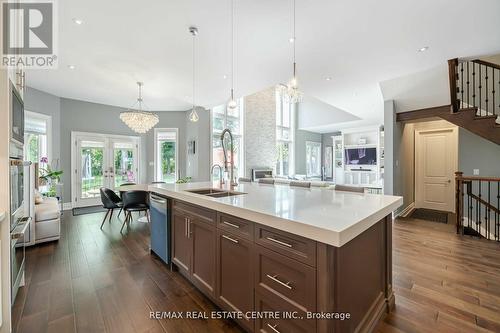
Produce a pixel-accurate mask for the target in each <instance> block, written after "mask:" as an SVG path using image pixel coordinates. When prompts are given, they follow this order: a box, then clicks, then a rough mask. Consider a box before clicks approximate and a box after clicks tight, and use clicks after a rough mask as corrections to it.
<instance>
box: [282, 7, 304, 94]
mask: <svg viewBox="0 0 500 333" xmlns="http://www.w3.org/2000/svg"><path fill="white" fill-rule="evenodd" d="M292 1H293V36H292V38H291V39H290V42H292V44H293V77H292V78H291V79H290V81H289V82H288V84H287V85H286V86H282V92H283V94H284V96H285V98H286V100H287V101H288V102H289V103H292V104H296V103H300V102H302V98H303V94H302V92H301V91H300V90H299V84H298V81H297V62H296V56H295V53H296V52H295V49H296V44H297V38H296V35H295V26H296V19H295V17H296V10H295V0H292Z"/></svg>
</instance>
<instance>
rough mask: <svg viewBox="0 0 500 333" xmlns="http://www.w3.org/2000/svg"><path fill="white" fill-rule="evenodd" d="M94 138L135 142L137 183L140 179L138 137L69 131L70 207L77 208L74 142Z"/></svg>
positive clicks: (139, 142)
mask: <svg viewBox="0 0 500 333" xmlns="http://www.w3.org/2000/svg"><path fill="white" fill-rule="evenodd" d="M81 136H84V137H96V138H102V139H104V140H107V141H112V140H113V139H121V140H131V141H133V142H135V144H136V145H137V161H136V164H137V181H138V182H139V181H140V179H141V178H142V170H141V163H140V162H141V160H142V156H141V155H142V151H141V146H142V142H141V141H142V139H141V137H140V136H135V135H119V134H105V133H93V132H79V131H71V142H70V145H71V149H70V151H71V169H70V173H71V184H70V187H71V207H72V208H73V207H78V204H77V203H76V202H75V198H76V196H77V193H76V192H77V191H76V187H77V186H75V181H76V180H77V179H76V172H75V171H77V169H76V167H77V163H76V162H77V160H76V158H77V155H76V149H75V146H76V142H77V140H78V137H81Z"/></svg>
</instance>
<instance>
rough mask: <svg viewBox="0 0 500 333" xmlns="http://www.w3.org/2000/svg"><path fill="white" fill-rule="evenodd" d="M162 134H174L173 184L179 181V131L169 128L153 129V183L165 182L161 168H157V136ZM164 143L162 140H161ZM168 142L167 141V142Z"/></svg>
mask: <svg viewBox="0 0 500 333" xmlns="http://www.w3.org/2000/svg"><path fill="white" fill-rule="evenodd" d="M163 132H175V179H174V182H173V184H175V182H176V181H177V180H178V179H179V129H178V128H174V127H169V128H166V127H165V128H154V138H153V140H154V177H153V179H154V181H155V182H158V181H165V180H163V179H162V175H161V167H160V168H159V166H160V164H159V156H158V153H159V145H158V135H159V134H160V133H163ZM162 141H164V140H162ZM167 142H168V140H167Z"/></svg>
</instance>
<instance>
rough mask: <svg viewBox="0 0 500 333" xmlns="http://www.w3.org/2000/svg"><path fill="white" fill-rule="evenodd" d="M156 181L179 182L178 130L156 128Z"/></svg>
mask: <svg viewBox="0 0 500 333" xmlns="http://www.w3.org/2000/svg"><path fill="white" fill-rule="evenodd" d="M154 132H155V181H160V182H166V183H175V181H176V180H177V176H178V175H177V169H178V166H177V161H178V149H177V142H178V130H177V128H155V130H154Z"/></svg>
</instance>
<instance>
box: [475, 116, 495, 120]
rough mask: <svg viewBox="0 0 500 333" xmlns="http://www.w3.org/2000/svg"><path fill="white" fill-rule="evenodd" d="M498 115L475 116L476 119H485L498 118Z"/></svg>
mask: <svg viewBox="0 0 500 333" xmlns="http://www.w3.org/2000/svg"><path fill="white" fill-rule="evenodd" d="M497 118H498V116H496V115H488V116H475V117H474V120H483V119H497Z"/></svg>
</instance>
